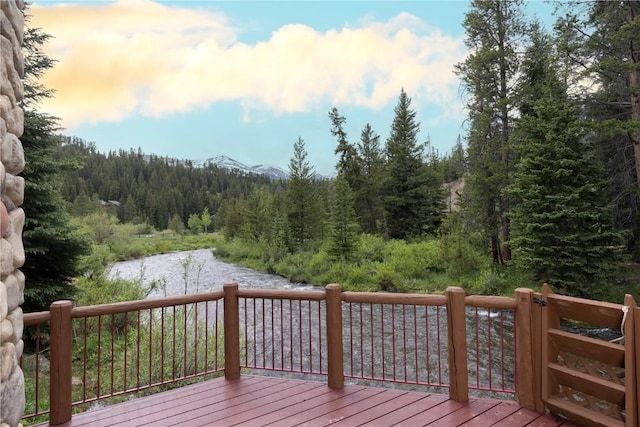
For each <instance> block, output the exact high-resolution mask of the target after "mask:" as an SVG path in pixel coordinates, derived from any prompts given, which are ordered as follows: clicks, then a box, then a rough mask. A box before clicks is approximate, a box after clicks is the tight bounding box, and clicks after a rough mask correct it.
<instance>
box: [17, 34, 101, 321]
mask: <svg viewBox="0 0 640 427" xmlns="http://www.w3.org/2000/svg"><path fill="white" fill-rule="evenodd" d="M49 37H50V36H49V35H47V34H45V33H43V32H42V31H41V30H40V29H38V28H28V29H27V30H26V31H25V35H24V56H25V77H24V87H25V98H24V100H23V103H22V108H23V110H24V133H23V135H22V137H21V141H22V146H23V148H24V155H25V161H26V166H25V169H24V171H23V172H22V176H23V177H24V179H25V189H24V196H25V197H24V198H25V200H24V204H23V208H24V210H25V213H26V221H25V225H24V229H23V234H22V237H23V243H24V250H25V254H26V262H25V264H24V266H23V267H22V268H21V270H22V271H23V272H24V274H25V276H26V277H27V286H26V287H25V302H24V304H23V306H22V307H23V310H24V311H25V312H31V311H41V310H48V308H49V305H50V304H51V303H52V302H54V301H56V300H62V299H73V297H74V295H75V293H76V288H75V286H74V284H73V278H74V277H76V276H78V275H80V274H81V273H82V271H81V269H80V267H79V263H78V259H79V258H80V257H81V256H82V255H85V254H87V253H88V251H89V249H90V247H89V242H88V241H87V240H86V239H85V238H84V237H82V236H80V234H79V233H78V231H77V229H76V228H75V227H74V226H73V225H72V224H71V221H70V217H69V214H68V213H67V210H66V205H65V202H64V201H63V199H62V196H61V195H60V190H59V189H60V187H61V186H60V185H59V184H60V182H61V181H60V175H59V174H60V173H61V171H63V170H64V169H65V168H67V167H70V166H71V165H70V164H69V163H66V162H64V161H62V160H57V159H56V158H55V157H54V153H55V151H56V150H58V149H59V147H60V146H61V145H62V139H61V137H59V136H57V135H55V133H56V132H57V131H58V130H59V129H58V119H57V118H55V117H52V116H50V115H48V114H45V113H42V112H39V111H38V110H37V105H38V102H39V101H40V100H42V99H43V98H48V97H50V96H52V92H51V91H50V90H47V89H46V88H44V87H43V86H42V84H41V83H39V82H38V79H39V78H40V77H41V76H42V74H43V73H44V72H45V71H46V70H47V69H48V68H51V67H52V66H53V65H54V62H53V61H52V60H51V59H50V58H48V57H47V56H46V55H45V54H44V53H43V52H42V50H41V46H42V44H43V43H45V41H46V40H47V39H48V38H49Z"/></svg>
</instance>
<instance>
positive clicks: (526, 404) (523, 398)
mask: <svg viewBox="0 0 640 427" xmlns="http://www.w3.org/2000/svg"><path fill="white" fill-rule="evenodd" d="M532 302H533V290H532V289H525V288H518V289H516V311H515V317H516V319H515V324H516V392H517V393H518V402H520V406H522V407H523V408H525V409H529V410H532V411H533V410H535V407H536V404H535V395H536V385H535V380H534V372H533V369H532V367H533V329H532V318H531V304H532Z"/></svg>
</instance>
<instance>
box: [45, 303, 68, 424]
mask: <svg viewBox="0 0 640 427" xmlns="http://www.w3.org/2000/svg"><path fill="white" fill-rule="evenodd" d="M72 308H73V304H72V303H71V301H56V302H54V303H53V304H51V306H50V308H49V311H50V314H51V334H50V335H51V341H50V352H51V361H50V364H51V367H50V382H49V410H50V413H49V424H50V425H57V424H62V423H66V422H67V421H69V420H71V400H72V396H71V352H72V341H71V337H72V331H71V309H72Z"/></svg>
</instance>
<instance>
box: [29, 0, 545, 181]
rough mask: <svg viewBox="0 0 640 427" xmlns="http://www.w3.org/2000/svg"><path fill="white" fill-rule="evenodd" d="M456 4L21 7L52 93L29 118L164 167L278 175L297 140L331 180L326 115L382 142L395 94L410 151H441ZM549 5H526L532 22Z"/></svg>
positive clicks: (332, 143)
mask: <svg viewBox="0 0 640 427" xmlns="http://www.w3.org/2000/svg"><path fill="white" fill-rule="evenodd" d="M467 9H468V2H467V1H456V0H449V1H444V0H431V1H428V0H424V1H210V0H200V1H186V0H185V1H159V0H157V1H153V0H120V1H86V0H85V1H65V2H60V1H52V0H47V1H44V0H40V1H38V0H34V1H32V2H31V6H30V8H29V10H28V12H27V13H28V14H29V15H31V17H30V18H29V21H28V23H27V25H28V26H29V27H39V28H42V29H43V31H44V32H45V33H48V34H50V35H52V36H53V37H52V38H51V39H50V40H49V42H47V44H46V45H44V46H43V50H44V52H45V53H46V54H47V55H49V56H50V57H51V58H52V59H54V60H56V61H57V63H56V65H55V67H54V68H52V69H51V70H49V71H48V72H47V73H46V74H45V75H44V76H43V78H42V83H43V84H45V86H47V87H48V88H50V89H53V90H54V91H55V95H54V97H53V98H51V99H48V100H45V101H44V102H42V103H41V105H40V110H41V111H43V112H46V113H49V114H52V115H54V116H56V117H58V118H60V125H61V126H62V127H63V131H62V133H63V134H65V135H73V136H77V137H80V138H83V139H85V140H87V141H91V142H94V143H95V144H96V147H97V149H98V150H99V151H100V152H103V153H108V152H109V151H111V150H119V149H124V150H127V151H128V150H129V149H134V150H135V151H137V150H138V148H140V149H141V150H142V151H143V152H144V153H149V154H151V153H152V154H157V155H160V156H169V157H173V158H178V159H191V160H205V159H208V158H212V157H216V156H220V155H226V156H229V157H231V158H233V159H235V160H237V161H240V162H242V163H245V164H247V165H249V166H253V165H259V164H264V165H270V166H277V167H280V168H282V169H284V170H288V165H289V160H290V159H291V157H292V155H293V144H294V142H295V141H297V140H298V138H302V139H303V140H304V141H305V148H306V151H307V153H308V158H307V159H308V160H309V163H310V164H311V165H312V166H313V167H314V168H315V170H316V172H318V173H321V174H325V175H332V174H334V173H335V164H336V161H337V159H336V156H335V154H334V150H335V147H336V145H337V142H336V140H335V138H334V137H333V136H332V135H331V122H330V120H329V117H328V112H329V110H330V109H331V108H332V107H336V108H337V109H338V111H339V113H340V114H341V115H342V116H344V117H345V118H346V124H345V130H346V131H347V134H348V138H349V140H350V142H352V143H354V144H355V143H357V142H358V141H359V139H360V132H361V130H362V129H363V127H364V126H365V125H366V124H367V123H370V124H371V126H372V128H373V129H374V131H375V132H376V133H377V134H378V135H380V142H381V144H384V142H385V141H386V139H387V137H388V136H389V129H390V126H391V122H392V120H393V116H394V113H393V110H394V107H395V106H396V104H397V100H398V96H399V94H400V91H401V90H402V89H404V90H405V91H406V92H407V94H408V95H409V97H410V98H411V100H412V107H413V109H414V110H415V111H416V114H417V115H416V119H417V120H418V121H419V122H420V133H419V136H418V138H419V142H421V143H422V142H426V141H430V143H431V146H432V147H434V148H435V149H436V150H438V151H439V152H440V153H441V154H442V153H446V152H449V151H450V150H451V148H452V147H453V145H454V144H455V142H456V140H457V138H458V135H462V136H464V133H465V128H464V119H465V115H466V114H465V110H464V91H463V88H462V87H461V85H460V81H459V79H458V78H457V76H456V75H455V72H454V65H455V64H456V63H459V62H460V61H462V60H464V58H465V55H466V47H465V45H464V29H463V27H462V22H463V20H464V14H465V12H466V11H467ZM550 9H551V6H550V5H548V4H546V3H543V2H542V1H530V2H528V3H527V10H528V11H529V13H531V14H533V13H535V14H536V15H537V16H539V17H541V18H542V19H543V22H544V21H545V17H548V16H550Z"/></svg>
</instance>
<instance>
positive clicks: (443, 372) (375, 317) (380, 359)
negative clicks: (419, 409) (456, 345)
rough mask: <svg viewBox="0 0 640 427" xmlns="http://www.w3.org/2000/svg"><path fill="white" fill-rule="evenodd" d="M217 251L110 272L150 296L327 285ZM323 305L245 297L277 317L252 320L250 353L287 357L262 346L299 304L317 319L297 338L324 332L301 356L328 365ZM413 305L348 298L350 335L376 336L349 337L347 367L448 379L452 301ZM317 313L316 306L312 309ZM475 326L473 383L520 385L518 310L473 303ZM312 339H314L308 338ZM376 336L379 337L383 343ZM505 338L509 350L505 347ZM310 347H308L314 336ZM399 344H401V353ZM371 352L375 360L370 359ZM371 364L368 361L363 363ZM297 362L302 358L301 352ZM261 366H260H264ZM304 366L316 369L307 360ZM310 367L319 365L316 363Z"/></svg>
mask: <svg viewBox="0 0 640 427" xmlns="http://www.w3.org/2000/svg"><path fill="white" fill-rule="evenodd" d="M214 253H215V251H214V250H212V249H200V250H194V251H186V252H173V253H169V254H164V255H155V256H151V257H147V258H144V259H140V260H133V261H124V262H118V263H116V264H115V265H114V266H113V267H112V269H111V271H110V273H109V275H110V277H120V278H123V279H133V280H140V281H141V283H142V284H143V285H144V286H147V287H151V288H153V289H152V291H151V292H150V293H149V297H162V296H170V295H182V294H186V293H197V292H206V291H212V290H218V289H222V286H223V285H224V284H225V283H230V282H237V283H238V284H239V286H240V287H241V288H253V289H255V288H263V289H264V288H269V289H301V290H302V289H304V290H321V288H319V287H315V286H311V285H306V284H300V283H291V282H290V281H289V280H288V279H285V278H283V277H280V276H277V275H273V274H267V273H262V272H259V271H255V270H252V269H249V268H246V267H241V266H238V265H234V264H230V263H226V262H223V261H220V260H218V259H217V258H216V257H215V256H214ZM323 305H324V303H322V304H319V305H317V306H312V305H311V304H309V306H306V305H297V306H296V305H293V306H287V305H284V306H282V305H278V304H275V303H274V302H273V301H271V302H267V305H266V306H265V305H264V302H261V303H260V304H258V305H256V304H255V303H254V302H250V301H247V302H246V304H245V303H244V302H242V301H241V311H242V312H245V311H246V312H247V313H248V318H249V319H252V318H253V319H256V318H257V319H263V320H264V319H265V318H266V319H270V322H267V324H264V325H261V324H257V323H256V324H253V325H245V326H244V328H245V335H244V336H245V337H246V338H245V339H247V340H249V339H250V337H252V336H253V337H254V340H255V341H256V342H254V343H253V344H254V347H253V350H247V351H248V353H251V354H250V356H259V357H256V359H258V360H259V359H260V358H262V362H261V363H262V365H263V366H264V367H266V366H269V364H270V363H271V364H272V365H275V366H277V365H278V364H279V363H281V362H282V360H281V359H282V357H281V356H278V355H272V356H269V355H267V356H266V357H265V355H264V354H262V353H261V351H263V350H264V349H265V348H267V349H269V348H271V347H273V346H274V343H275V342H278V343H281V342H282V339H281V338H282V337H280V336H279V335H281V332H278V327H276V328H275V329H274V327H273V321H274V317H275V319H276V323H277V319H278V318H280V319H283V318H284V319H287V318H288V317H289V315H290V313H289V311H292V312H295V315H294V318H300V319H302V318H308V319H309V325H308V331H307V332H305V333H303V331H302V327H300V325H296V328H297V327H299V328H300V330H299V331H296V330H295V329H296V328H294V327H293V326H291V325H289V326H288V327H289V328H290V329H291V335H296V334H297V335H296V337H297V338H296V340H297V339H300V340H302V339H303V338H301V337H303V336H311V335H312V334H314V333H315V334H316V335H318V336H319V337H320V338H319V343H318V344H317V345H316V343H311V342H310V341H307V343H308V346H311V345H312V344H313V348H312V349H311V352H310V354H311V355H312V356H311V357H310V358H309V359H307V360H303V361H302V362H300V363H301V365H302V364H307V363H308V364H309V366H313V365H314V363H315V366H316V367H317V366H323V363H324V366H325V367H326V354H324V355H323V354H322V351H321V350H320V348H319V347H320V346H321V343H322V342H323V341H324V340H326V331H324V330H323V328H324V327H323V326H322V325H323V323H324V320H323V319H324V308H320V307H321V306H323ZM287 307H290V308H287ZM291 307H292V308H291ZM406 307H409V308H408V309H407V313H406V317H400V316H399V314H400V313H404V310H405V309H404V308H403V306H393V305H388V304H385V305H377V306H376V307H373V306H370V305H362V304H360V305H358V304H356V305H354V306H352V305H349V304H345V305H343V318H344V322H343V325H344V331H343V336H344V337H345V339H346V342H349V343H352V342H358V343H362V344H366V343H369V344H370V348H369V346H368V344H367V345H359V346H353V345H352V344H349V348H345V355H344V357H345V363H348V365H349V366H345V373H349V372H351V373H353V376H354V377H358V376H359V374H358V372H361V373H362V375H360V377H361V378H364V377H368V378H373V377H378V378H379V377H380V376H384V371H389V370H390V369H391V370H392V371H393V372H394V373H393V375H394V376H395V367H394V366H396V365H397V367H398V369H403V371H402V375H401V376H402V378H401V380H400V381H401V382H404V381H405V380H406V381H409V382H410V381H412V380H411V379H412V378H415V381H416V382H420V383H423V384H424V383H429V384H443V383H442V381H444V384H446V382H447V380H448V366H446V365H447V350H448V349H447V344H446V343H447V331H446V324H447V319H446V309H445V308H444V307H441V308H437V307H417V308H411V307H413V306H406ZM352 311H353V312H352ZM274 312H275V313H276V315H275V316H274V314H273V313H274ZM280 312H282V313H280ZM309 313H312V314H311V315H309ZM478 316H480V317H478ZM498 316H499V317H498ZM363 319H364V321H365V323H366V322H368V323H367V325H366V326H365V327H364V328H363V325H362V322H363ZM367 319H370V320H367ZM402 319H405V320H402ZM268 323H271V332H269V333H268V334H267V335H266V336H265V335H264V334H262V335H260V334H257V335H256V333H255V331H257V330H260V331H261V332H262V331H263V330H264V329H268V328H269V326H268ZM312 323H313V325H312ZM405 323H406V324H405ZM408 325H409V326H408ZM410 325H415V326H418V325H423V327H416V328H415V329H412V327H411V326H410ZM474 326H475V327H474ZM305 327H307V326H305ZM467 328H468V342H469V346H470V348H469V355H468V358H469V373H470V378H469V380H470V382H471V384H470V385H471V386H472V387H473V386H474V383H475V385H476V386H477V387H483V384H485V383H486V384H491V383H492V381H493V384H497V383H498V382H504V381H506V382H507V383H508V384H506V386H507V388H510V387H514V386H515V385H514V384H513V381H514V378H513V371H511V372H507V373H506V376H502V375H505V373H504V369H505V366H511V367H513V363H514V354H513V344H512V342H513V341H512V338H513V317H512V313H511V312H510V311H505V312H499V311H487V310H479V311H476V310H475V309H471V308H469V309H467ZM311 331H319V332H311ZM401 331H406V333H407V334H408V335H406V336H405V335H404V333H402V332H401ZM396 332H397V333H396ZM354 334H355V335H356V336H354ZM407 336H408V337H409V339H407ZM502 337H505V338H506V339H507V340H508V342H507V341H505V342H503V341H502ZM507 337H509V338H507ZM305 339H307V340H308V338H305ZM284 341H285V342H284V346H285V347H284V348H283V349H282V350H281V352H282V354H287V352H289V351H291V354H293V349H292V348H289V345H288V344H287V343H286V341H287V340H284ZM374 341H375V342H376V343H377V344H376V345H375V347H376V348H375V351H374V344H373V343H374ZM294 342H295V341H294V340H292V341H291V343H294ZM300 342H302V341H300ZM394 342H395V344H394ZM390 343H391V344H390ZM276 345H280V344H276ZM505 345H506V350H507V352H506V353H505V351H504V350H505ZM389 346H391V347H389ZM305 347H307V345H306V344H305ZM381 348H385V349H384V354H383V353H381V352H380V349H381ZM396 351H398V353H397V354H396ZM407 354H408V355H409V357H407ZM385 355H386V362H385ZM401 355H402V356H401ZM300 357H303V356H302V352H300ZM402 358H404V359H405V360H404V361H403V363H401V362H400V359H402ZM249 359H251V357H249ZM396 359H397V360H396ZM505 359H506V360H505ZM298 360H300V359H298ZM369 360H370V363H367V361H369ZM396 362H397V363H396ZM363 364H364V365H367V366H363ZM291 365H294V362H293V360H292V361H291ZM255 366H256V367H258V368H259V366H257V365H255ZM301 370H307V371H308V369H307V368H303V369H301ZM310 370H312V371H313V369H310ZM367 371H370V372H371V375H367V374H366V372H367ZM388 376H389V375H387V377H388ZM399 376H400V375H399ZM497 376H499V377H497ZM494 377H495V378H494ZM489 378H491V380H490V379H489ZM503 386H504V385H503ZM485 387H486V386H485Z"/></svg>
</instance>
